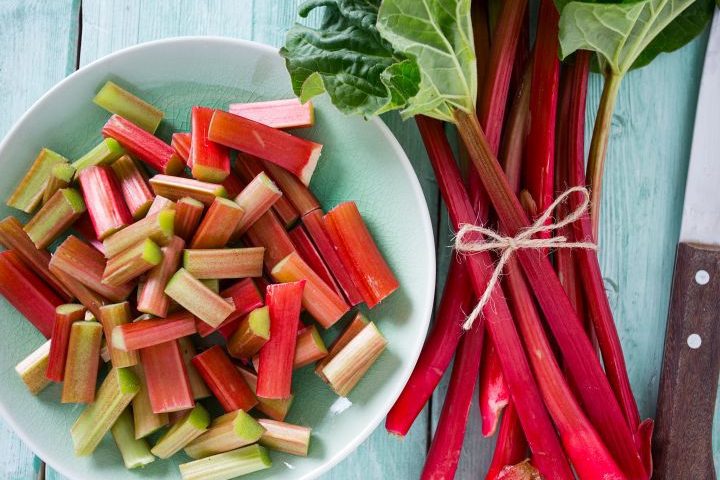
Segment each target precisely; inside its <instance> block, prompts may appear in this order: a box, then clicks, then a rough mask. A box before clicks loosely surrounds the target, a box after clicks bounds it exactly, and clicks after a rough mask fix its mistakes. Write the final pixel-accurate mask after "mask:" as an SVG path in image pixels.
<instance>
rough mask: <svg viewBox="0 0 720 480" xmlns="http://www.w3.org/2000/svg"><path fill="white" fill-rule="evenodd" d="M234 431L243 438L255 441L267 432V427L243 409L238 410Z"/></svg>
mask: <svg viewBox="0 0 720 480" xmlns="http://www.w3.org/2000/svg"><path fill="white" fill-rule="evenodd" d="M233 431H234V432H235V435H237V437H238V438H242V439H243V440H245V441H247V442H255V441H257V440H258V439H259V438H260V436H262V434H263V433H264V432H265V428H263V426H262V425H260V424H259V423H258V421H257V420H255V419H254V418H253V417H251V416H250V415H249V414H247V413H245V412H244V411H243V410H238V411H237V415H236V416H235V421H234V422H233Z"/></svg>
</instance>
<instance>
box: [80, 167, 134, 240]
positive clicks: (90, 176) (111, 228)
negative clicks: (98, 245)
mask: <svg viewBox="0 0 720 480" xmlns="http://www.w3.org/2000/svg"><path fill="white" fill-rule="evenodd" d="M79 178H80V186H81V187H82V192H83V197H85V206H86V207H87V209H88V213H89V214H90V220H92V224H93V227H94V228H95V233H96V234H97V238H98V240H103V239H105V237H108V236H110V235H112V234H113V233H115V232H117V231H118V230H120V229H121V228H123V227H126V226H127V225H129V224H131V223H132V221H133V219H132V215H130V211H129V210H128V208H127V205H126V204H125V199H124V197H123V195H122V190H121V188H120V184H119V182H118V179H117V177H116V176H115V173H114V172H113V170H112V169H111V168H110V167H98V166H92V167H88V168H86V169H84V170H83V171H82V172H80V174H79Z"/></svg>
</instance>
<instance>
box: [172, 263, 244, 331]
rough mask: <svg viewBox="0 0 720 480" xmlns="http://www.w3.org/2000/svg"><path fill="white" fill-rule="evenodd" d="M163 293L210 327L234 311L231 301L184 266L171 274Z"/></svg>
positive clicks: (219, 322) (216, 324)
mask: <svg viewBox="0 0 720 480" xmlns="http://www.w3.org/2000/svg"><path fill="white" fill-rule="evenodd" d="M165 293H166V294H167V295H168V296H169V297H170V298H172V299H173V300H175V301H176V302H177V303H179V304H180V305H181V306H182V307H183V308H185V309H186V310H187V311H189V312H190V313H192V314H193V315H195V316H196V317H198V318H199V319H200V320H202V321H203V322H205V323H207V324H208V325H210V326H211V327H217V326H218V325H220V324H221V323H222V322H223V321H224V320H225V319H226V318H227V317H229V316H230V315H231V314H232V313H233V312H234V311H235V306H234V305H233V304H232V302H227V301H226V300H225V299H224V298H223V297H221V296H220V295H218V294H217V293H215V292H213V291H212V290H210V289H209V288H208V287H206V286H205V285H203V284H202V282H200V280H198V279H197V278H195V277H193V276H192V275H190V273H188V271H187V270H185V269H184V268H181V269H180V270H178V271H177V272H176V273H175V275H173V277H172V278H171V279H170V281H169V282H168V284H167V286H166V287H165Z"/></svg>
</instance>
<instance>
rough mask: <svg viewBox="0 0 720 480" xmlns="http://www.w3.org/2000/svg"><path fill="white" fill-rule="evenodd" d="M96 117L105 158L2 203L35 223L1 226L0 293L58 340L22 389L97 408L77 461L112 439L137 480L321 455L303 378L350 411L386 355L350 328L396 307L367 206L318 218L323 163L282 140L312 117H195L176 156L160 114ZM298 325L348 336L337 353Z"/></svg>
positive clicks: (44, 161)
mask: <svg viewBox="0 0 720 480" xmlns="http://www.w3.org/2000/svg"><path fill="white" fill-rule="evenodd" d="M94 102H95V103H96V104H97V105H99V106H100V107H103V108H104V109H106V110H108V111H109V112H110V113H111V114H112V116H111V117H110V119H109V120H108V121H107V123H106V124H105V125H104V126H103V127H102V136H103V137H104V139H103V140H102V141H101V142H100V143H99V144H98V145H97V147H95V148H93V149H92V150H91V151H89V152H88V153H87V154H86V155H84V156H82V157H81V158H79V159H78V160H76V161H74V162H70V161H68V160H67V159H66V158H64V157H63V156H61V155H60V154H58V153H55V152H53V151H51V150H49V149H43V150H42V151H41V152H40V154H39V156H38V157H37V158H36V160H35V161H34V163H33V164H32V166H31V167H30V170H29V171H28V172H27V174H26V175H25V177H24V178H23V179H22V181H20V182H19V184H18V187H17V189H16V190H15V191H14V192H13V193H12V195H11V196H10V198H9V199H8V201H7V204H8V205H9V206H11V207H14V208H16V209H18V210H21V211H22V212H25V213H27V214H32V218H31V219H30V220H29V221H28V222H27V223H25V225H23V224H22V223H21V222H20V221H19V220H18V219H17V218H15V217H7V218H5V219H4V220H2V221H1V222H0V244H2V245H3V246H4V247H5V248H6V249H7V250H6V251H4V252H2V253H0V293H2V294H3V295H4V296H5V298H6V299H7V301H8V302H9V303H10V304H12V305H13V306H14V307H15V308H16V309H17V310H18V311H19V312H20V313H22V314H23V315H24V316H25V318H26V319H27V320H28V321H30V322H31V323H32V324H33V325H34V326H35V327H36V328H37V330H38V331H39V332H40V333H41V334H42V335H44V336H45V337H46V338H48V340H47V342H46V343H44V344H43V345H41V346H40V347H39V348H38V349H37V350H35V351H34V352H32V353H30V355H29V356H28V357H27V358H26V359H24V360H22V361H21V362H20V363H19V364H18V365H17V367H16V370H17V373H18V375H19V376H20V378H21V379H22V381H23V382H25V384H26V385H27V387H28V389H29V390H30V392H31V393H32V394H34V395H37V394H38V393H39V392H40V391H41V390H43V389H44V388H45V387H46V386H47V385H49V384H50V383H52V382H56V383H60V382H61V383H62V389H61V392H62V393H61V397H60V401H61V402H62V403H75V404H87V407H85V409H84V410H83V411H82V413H81V414H80V416H79V417H78V419H77V421H76V422H75V424H74V425H73V426H72V428H71V431H70V432H69V434H70V436H71V437H72V442H73V445H74V449H75V453H76V454H77V455H80V456H84V455H90V454H92V453H93V451H94V450H95V449H96V448H97V446H98V445H99V444H100V442H101V441H102V439H103V438H104V437H105V435H106V433H107V432H108V431H110V432H111V434H112V437H113V438H114V440H115V443H116V444H117V447H118V449H119V450H120V453H121V454H122V457H123V460H124V463H125V465H126V467H127V468H136V467H142V466H145V465H147V464H148V463H150V462H153V461H154V460H155V458H156V457H157V458H161V459H167V458H170V457H171V456H173V455H175V454H176V453H178V452H181V451H184V452H185V454H186V455H187V456H188V457H190V459H192V461H188V462H186V463H182V464H181V465H180V472H181V474H182V478H183V479H186V480H190V479H205V480H208V479H209V480H225V479H229V478H233V477H236V476H239V475H243V474H246V473H250V472H254V471H257V470H262V469H266V468H269V467H270V466H271V461H270V458H269V456H268V452H267V450H266V449H272V450H277V451H281V452H285V453H289V454H292V455H301V456H306V455H308V448H309V444H310V435H311V426H300V425H293V424H290V423H286V422H285V421H284V420H285V418H286V416H287V415H288V411H289V409H290V406H291V404H292V400H293V385H292V378H293V370H296V369H299V368H303V367H306V366H309V365H314V368H315V372H316V373H317V375H318V376H319V377H320V378H321V379H322V380H323V381H324V382H325V383H327V385H328V386H329V387H330V388H331V389H332V390H333V391H334V392H336V393H337V394H338V395H341V396H345V395H347V394H348V393H349V392H350V391H351V390H352V389H353V388H354V387H355V385H357V383H358V382H359V381H360V379H361V378H362V377H363V375H364V374H365V373H366V372H367V371H368V369H369V368H370V367H371V366H372V364H373V363H374V361H375V360H376V359H377V358H378V357H379V356H380V355H381V353H382V352H383V350H384V349H385V346H386V341H385V339H384V337H383V336H382V334H381V333H380V331H379V330H378V328H377V327H376V325H375V324H374V323H373V322H372V321H369V320H368V319H367V318H366V317H365V316H364V315H362V314H361V313H357V314H355V315H354V316H353V315H349V312H350V311H351V309H353V308H354V307H356V306H358V305H360V304H361V303H365V304H366V305H367V307H368V308H370V309H371V308H373V307H374V306H376V305H377V304H378V303H380V302H381V301H383V300H384V299H385V298H387V297H388V296H389V295H390V294H391V293H392V292H393V291H395V290H396V289H397V288H398V282H397V280H396V278H395V276H394V275H393V273H392V271H391V270H390V268H389V267H388V265H387V263H386V262H385V260H384V259H383V256H382V254H381V253H380V251H379V250H378V248H377V246H376V245H375V242H374V240H373V238H372V236H371V234H370V232H369V230H368V229H367V227H366V225H365V223H364V221H363V219H362V217H361V215H360V212H359V210H358V208H357V206H356V205H355V203H353V202H346V203H342V204H340V205H337V206H335V207H334V208H333V209H332V210H330V211H329V212H327V213H323V211H322V209H321V206H320V203H319V202H318V200H317V198H316V197H315V196H314V195H313V193H312V192H311V191H310V189H309V188H308V184H309V182H310V179H311V177H312V174H313V171H314V169H315V165H316V163H317V161H318V157H319V155H320V150H321V148H322V146H321V145H320V144H317V143H314V142H311V141H308V140H305V139H303V138H301V137H298V136H295V135H293V134H290V133H287V132H286V131H284V129H294V128H302V127H309V126H311V125H313V122H314V117H313V107H312V104H310V103H306V104H301V103H300V102H299V101H297V100H294V99H291V100H278V101H269V102H261V103H250V104H233V105H230V108H229V112H228V111H222V110H214V109H211V108H206V107H200V106H197V107H193V108H192V111H191V125H192V129H191V132H189V133H176V134H174V135H173V137H172V144H171V145H169V144H167V143H165V142H164V141H162V140H161V139H160V138H158V137H156V136H155V135H154V133H155V131H156V129H157V127H158V125H159V124H160V122H161V120H162V117H163V112H162V111H160V110H158V109H157V108H155V107H153V106H152V105H150V104H148V103H146V102H145V101H143V100H142V99H140V98H138V97H136V96H135V95H133V94H131V93H129V92H127V91H126V90H124V89H122V88H121V87H119V86H118V85H116V84H115V83H112V82H108V83H107V84H106V85H105V86H104V87H102V88H101V89H100V91H99V93H98V94H97V96H96V97H95V99H94ZM232 151H237V158H236V159H235V160H234V162H233V161H231V152H232ZM146 167H149V168H150V169H152V171H153V172H157V173H156V174H154V175H152V176H151V177H149V178H148V173H147V171H146ZM68 233H69V234H68ZM54 245H57V246H56V248H55V249H54V252H53V253H52V254H50V253H49V250H48V248H49V247H51V246H54ZM73 302H74V303H73ZM302 311H304V312H305V313H306V315H304V317H306V318H311V320H314V321H315V322H317V324H319V325H320V329H321V330H322V329H327V328H330V327H331V326H333V325H335V324H336V323H338V322H339V321H340V320H341V319H342V318H346V319H347V324H346V326H345V328H344V330H343V331H342V332H341V333H340V335H339V336H338V337H337V339H336V340H335V341H334V342H333V343H332V344H331V345H329V347H326V346H325V343H324V341H323V338H322V336H321V335H320V331H319V329H318V327H317V326H316V325H315V324H310V323H309V322H308V323H306V322H305V321H303V319H301V312H302ZM213 334H214V335H213ZM211 335H213V336H211ZM213 337H214V340H213ZM199 345H201V346H202V347H199ZM196 348H200V350H201V351H200V352H199V353H198V350H196ZM296 383H297V382H296ZM295 388H299V389H301V388H302V385H298V384H296V385H295ZM211 397H214V399H215V400H216V401H215V400H212V399H211ZM201 401H202V403H201ZM203 403H204V404H205V405H203ZM213 406H216V407H217V408H216V409H215V410H219V411H222V412H224V414H223V415H220V416H217V417H216V418H211V414H210V413H209V411H213V408H212V407H213ZM251 411H252V415H251V414H250V413H249V412H251ZM149 439H151V440H150V442H149ZM150 443H152V448H151V447H150Z"/></svg>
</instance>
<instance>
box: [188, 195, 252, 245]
mask: <svg viewBox="0 0 720 480" xmlns="http://www.w3.org/2000/svg"><path fill="white" fill-rule="evenodd" d="M243 213H244V210H243V209H242V207H240V206H239V205H238V204H237V203H235V202H234V201H232V200H228V199H227V198H220V197H218V198H216V199H215V200H214V201H213V203H212V204H211V205H210V208H208V211H207V213H206V214H205V216H204V217H203V219H202V222H200V225H199V226H198V227H197V230H196V231H195V235H193V238H192V241H191V242H190V248H222V247H224V246H225V245H226V244H227V243H228V241H229V240H230V237H231V236H232V234H233V232H234V231H235V228H236V227H237V225H238V223H240V219H241V218H242V216H243Z"/></svg>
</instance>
